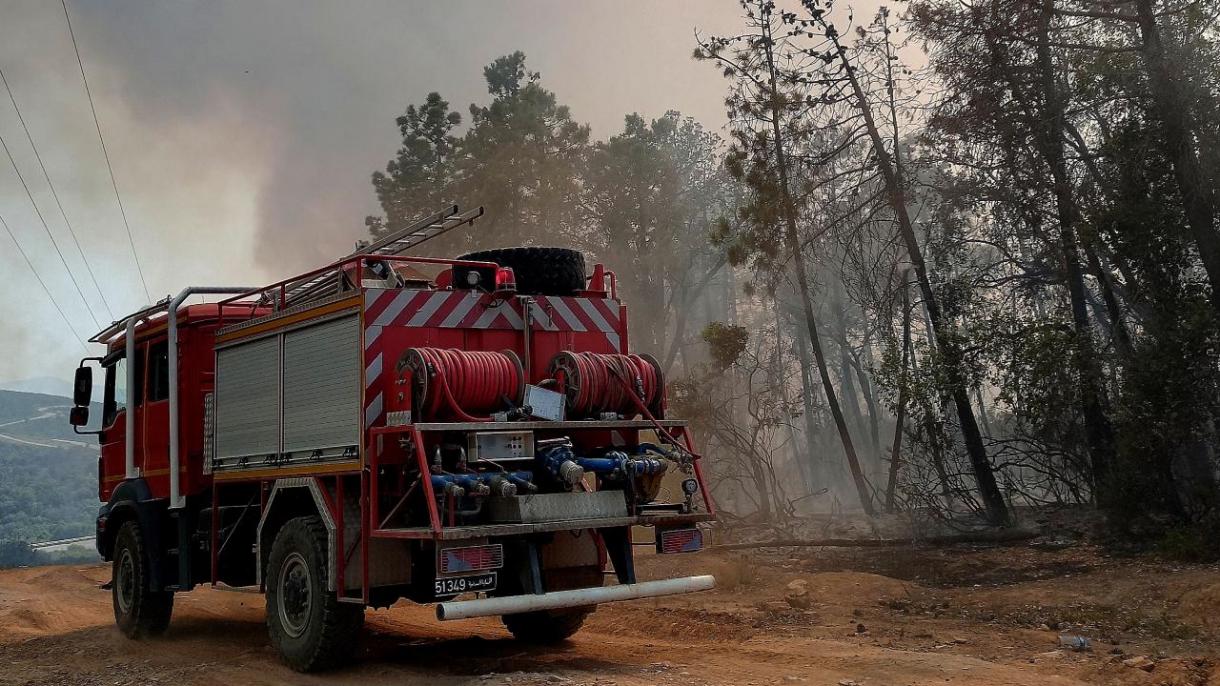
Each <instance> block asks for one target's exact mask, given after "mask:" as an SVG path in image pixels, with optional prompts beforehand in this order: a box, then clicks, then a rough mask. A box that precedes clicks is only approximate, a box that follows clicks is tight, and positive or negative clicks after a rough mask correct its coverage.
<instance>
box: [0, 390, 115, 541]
mask: <svg viewBox="0 0 1220 686" xmlns="http://www.w3.org/2000/svg"><path fill="white" fill-rule="evenodd" d="M70 404H71V403H70V401H69V400H68V399H66V398H57V397H54V396H45V395H38V394H32V393H15V392H12V391H0V416H2V417H4V419H3V420H0V423H5V424H7V425H6V426H4V427H0V433H2V434H5V435H6V436H10V437H11V438H0V474H3V475H4V478H3V479H0V532H2V533H0V537H2V538H3V539H4V540H7V541H11V542H15V543H23V542H24V543H28V542H35V541H46V540H54V539H61V538H73V537H76V536H87V535H89V534H91V533H93V521H94V518H95V517H96V516H97V508H98V501H97V449H96V448H93V447H81V446H78V445H74V442H80V441H88V440H89V439H90V437H87V436H77V435H76V434H74V433H72V431H71V427H69V426H68V424H67V419H66V414H65V413H66V408H65V407H64V406H67V405H70ZM47 413H53V416H51V417H44V418H41V419H32V420H30V421H21V420H22V419H27V418H34V417H42V415H44V414H47ZM9 422H15V423H9ZM11 550H15V548H12V549H11ZM11 550H10V552H11ZM19 564H27V563H25V562H20V563H19Z"/></svg>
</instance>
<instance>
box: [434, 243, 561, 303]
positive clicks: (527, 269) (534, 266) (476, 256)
mask: <svg viewBox="0 0 1220 686" xmlns="http://www.w3.org/2000/svg"><path fill="white" fill-rule="evenodd" d="M458 259H459V260H477V261H479V262H495V263H496V264H498V265H500V266H501V267H508V268H509V269H512V270H513V274H514V275H515V276H516V277H517V292H518V293H521V294H522V295H574V294H575V293H576V292H577V291H582V290H584V288H585V256H584V254H583V253H582V252H580V251H579V250H570V249H568V248H533V247H529V248H499V249H497V250H480V251H478V252H472V253H467V254H465V255H462V256H460V257H458ZM490 271H491V270H490V269H486V270H484V269H479V268H477V267H454V268H453V287H454V288H484V289H489V288H492V287H493V285H494V283H495V274H493V273H485V272H490ZM471 272H474V273H475V274H477V275H478V279H477V282H476V283H473V284H472V283H471V281H472V280H474V279H472V277H471V276H470V274H471Z"/></svg>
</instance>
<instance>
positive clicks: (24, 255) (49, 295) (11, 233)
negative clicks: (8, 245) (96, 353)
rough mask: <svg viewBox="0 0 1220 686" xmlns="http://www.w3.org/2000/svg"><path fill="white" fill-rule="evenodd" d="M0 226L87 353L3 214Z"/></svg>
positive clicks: (78, 335)
mask: <svg viewBox="0 0 1220 686" xmlns="http://www.w3.org/2000/svg"><path fill="white" fill-rule="evenodd" d="M0 226H4V230H5V232H7V233H8V237H9V238H11V239H12V240H13V245H15V246H17V252H19V253H21V257H22V258H24V259H25V264H26V266H28V267H29V268H30V271H32V272H34V278H35V279H38V285H40V286H42V292H43V293H46V294H47V298H48V299H49V300H50V301H51V304H52V305H54V306H55V311H56V312H58V313H59V318H60V319H62V320H64V324H66V325H67V326H68V330H69V331H71V332H72V337H73V338H75V339H76V341H77V342H79V343H80V346H81V349H83V350H84V351H85V352H86V353H88V352H89V349H88V348H85V344H84V343H83V341H84V340H85V339H84V337H82V336H81V335H80V334H78V333H76V327H75V326H72V322H71V321H69V320H68V315H66V314H64V309H63V308H62V307H60V306H59V302H57V301H56V300H55V296H53V295H51V289H49V288H47V284H46V282H45V281H43V280H42V276H41V275H40V274H39V273H38V270H37V269H35V268H34V263H33V262H31V261H30V256H29V255H27V254H25V249H24V248H22V247H21V241H19V240H17V235H16V234H14V233H13V230H12V229H10V228H9V226H8V222H6V221H4V215H0Z"/></svg>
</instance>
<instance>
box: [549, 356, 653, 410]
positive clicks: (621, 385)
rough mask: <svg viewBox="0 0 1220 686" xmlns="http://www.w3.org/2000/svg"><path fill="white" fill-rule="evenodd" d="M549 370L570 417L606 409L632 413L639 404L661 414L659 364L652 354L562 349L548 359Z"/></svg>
mask: <svg viewBox="0 0 1220 686" xmlns="http://www.w3.org/2000/svg"><path fill="white" fill-rule="evenodd" d="M550 374H551V376H552V377H553V378H554V379H555V380H556V381H557V382H558V383H559V387H560V388H562V389H563V392H564V395H565V396H566V398H567V410H568V416H570V417H573V418H575V417H590V416H596V415H600V414H603V413H606V412H613V413H615V414H621V415H626V416H634V415H635V414H636V412H637V409H638V408H639V407H640V406H643V407H645V408H648V409H649V410H650V411H651V412H652V413H653V414H661V412H662V410H663V407H664V395H665V384H664V379H663V376H662V374H661V367H660V365H659V364H658V363H657V362H656V360H654V359H652V358H651V357H647V356H640V355H620V354H617V353H611V354H607V353H590V352H572V351H569V350H565V351H563V352H561V353H559V354H558V355H556V356H555V357H554V358H552V359H551V365H550Z"/></svg>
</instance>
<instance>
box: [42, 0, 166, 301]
mask: <svg viewBox="0 0 1220 686" xmlns="http://www.w3.org/2000/svg"><path fill="white" fill-rule="evenodd" d="M59 1H60V4H61V5H63V7H64V19H65V20H66V21H67V22H68V35H69V36H71V38H72V50H74V51H75V52H76V64H77V66H79V67H80V78H81V81H83V82H84V84H85V96H86V97H88V98H89V111H90V112H92V113H93V126H94V127H96V128H97V140H98V142H100V143H101V144H102V156H103V157H105V158H106V169H107V170H108V171H109V172H110V185H111V187H112V188H114V199H115V202H117V203H118V204H119V214H121V215H122V216H123V227H124V228H126V229H127V245H128V246H130V247H131V258H132V259H133V260H135V262H136V273H137V274H139V275H140V285H141V286H143V287H144V297H145V298H148V302H152V294H151V293H149V290H148V282H147V281H145V280H144V268H143V267H141V266H140V255H139V253H137V252H136V242H135V240H134V239H133V238H132V237H131V224H129V223H128V222H127V210H125V209H123V198H122V197H121V196H120V195H119V183H118V181H115V180H114V167H113V166H111V164H110V152H109V151H108V150H106V138H105V136H103V135H102V124H101V122H99V121H98V118H97V108H96V107H94V106H93V92H92V91H91V90H89V78H88V77H87V76H85V63H84V61H83V60H81V58H80V47H79V46H78V45H77V44H76V33H75V32H74V31H73V30H72V17H71V16H69V15H68V0H59Z"/></svg>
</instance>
